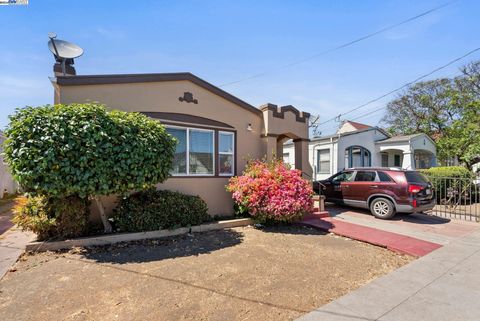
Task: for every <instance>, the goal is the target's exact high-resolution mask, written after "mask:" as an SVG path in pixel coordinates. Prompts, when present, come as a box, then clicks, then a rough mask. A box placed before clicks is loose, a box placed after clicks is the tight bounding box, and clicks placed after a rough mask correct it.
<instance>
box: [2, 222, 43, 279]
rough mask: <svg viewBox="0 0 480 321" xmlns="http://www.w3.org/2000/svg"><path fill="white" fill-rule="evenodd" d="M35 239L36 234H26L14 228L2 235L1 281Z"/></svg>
mask: <svg viewBox="0 0 480 321" xmlns="http://www.w3.org/2000/svg"><path fill="white" fill-rule="evenodd" d="M35 238H36V236H35V234H33V233H31V232H24V231H22V230H20V229H19V228H17V227H12V228H11V229H9V230H8V231H6V232H5V233H3V234H2V235H0V280H1V279H2V278H3V276H4V275H5V274H6V273H7V272H8V270H10V268H11V267H12V266H13V265H14V264H15V262H17V260H18V258H19V257H20V255H22V253H23V252H24V251H25V247H26V245H27V244H28V243H29V242H31V241H33V240H34V239H35Z"/></svg>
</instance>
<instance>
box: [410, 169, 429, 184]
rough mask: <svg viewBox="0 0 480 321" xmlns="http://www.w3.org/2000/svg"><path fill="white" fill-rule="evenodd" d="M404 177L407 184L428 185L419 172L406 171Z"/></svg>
mask: <svg viewBox="0 0 480 321" xmlns="http://www.w3.org/2000/svg"><path fill="white" fill-rule="evenodd" d="M405 177H406V178H407V182H409V183H424V184H426V183H428V179H427V178H426V177H425V176H423V175H422V174H420V173H419V172H414V171H408V172H405Z"/></svg>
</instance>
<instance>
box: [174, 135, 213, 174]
mask: <svg viewBox="0 0 480 321" xmlns="http://www.w3.org/2000/svg"><path fill="white" fill-rule="evenodd" d="M165 127H166V130H167V133H169V134H170V135H172V136H173V137H175V138H176V139H177V146H176V150H175V156H174V159H173V170H172V175H173V176H185V175H189V176H196V175H197V176H198V175H209V176H210V175H211V176H213V175H215V157H214V155H215V131H214V130H210V129H199V128H187V127H177V126H165Z"/></svg>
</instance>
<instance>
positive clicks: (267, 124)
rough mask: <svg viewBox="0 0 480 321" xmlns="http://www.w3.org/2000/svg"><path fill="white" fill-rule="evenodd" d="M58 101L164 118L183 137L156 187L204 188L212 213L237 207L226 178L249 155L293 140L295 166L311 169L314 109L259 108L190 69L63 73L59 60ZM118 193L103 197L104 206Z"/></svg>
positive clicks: (196, 191) (271, 153)
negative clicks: (168, 173)
mask: <svg viewBox="0 0 480 321" xmlns="http://www.w3.org/2000/svg"><path fill="white" fill-rule="evenodd" d="M54 71H55V77H52V78H51V82H52V85H53V87H54V103H55V104H69V103H83V102H100V103H102V104H105V105H106V106H107V107H109V108H112V109H118V110H123V111H127V112H140V113H143V114H145V115H147V116H149V117H151V118H153V119H156V120H158V121H160V122H161V123H162V124H164V125H165V126H166V127H167V131H168V132H169V133H170V134H171V135H172V136H174V137H175V138H176V139H177V140H178V142H179V143H178V145H177V149H176V154H175V160H174V170H173V172H172V176H171V177H170V178H169V179H168V180H167V181H166V182H165V183H163V184H161V185H159V186H158V187H159V188H161V189H170V190H175V191H180V192H182V193H186V194H192V195H199V196H200V197H202V198H203V199H204V200H205V201H206V202H207V205H208V207H209V211H210V214H211V215H228V214H231V213H233V202H232V199H231V194H230V193H227V192H226V191H225V185H227V183H228V180H229V178H230V177H231V176H234V175H237V174H241V172H242V170H243V169H244V167H245V165H246V162H247V160H248V159H249V158H263V157H265V156H266V157H267V159H271V158H272V157H275V156H276V155H282V148H283V144H284V143H285V141H287V140H292V146H294V149H295V152H294V153H293V154H292V158H293V159H294V160H295V167H296V168H298V169H300V170H302V171H303V172H305V173H307V174H308V175H311V173H312V169H311V167H310V164H309V161H308V142H309V137H308V119H309V117H310V115H309V114H308V113H306V112H301V111H299V110H297V109H296V108H295V107H293V106H283V107H278V106H276V105H273V104H266V105H263V106H260V107H259V108H256V107H254V106H252V105H250V104H248V103H246V102H245V101H243V100H241V99H239V98H237V97H235V96H233V95H231V94H229V93H227V92H226V91H224V90H222V89H220V88H218V87H216V86H214V85H212V84H210V83H208V82H206V81H205V80H203V79H200V78H199V77H197V76H195V75H193V74H191V73H158V74H128V75H75V72H73V73H71V74H67V75H63V74H62V73H60V72H59V70H58V68H56V69H55V68H54ZM114 199H115V198H114V197H109V198H106V199H105V200H104V204H105V205H106V211H107V212H109V211H111V209H112V208H113V206H114Z"/></svg>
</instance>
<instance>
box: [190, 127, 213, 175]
mask: <svg viewBox="0 0 480 321" xmlns="http://www.w3.org/2000/svg"><path fill="white" fill-rule="evenodd" d="M189 133H190V134H189V147H190V158H189V161H190V174H213V133H212V132H205V131H197V130H190V131H189Z"/></svg>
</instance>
